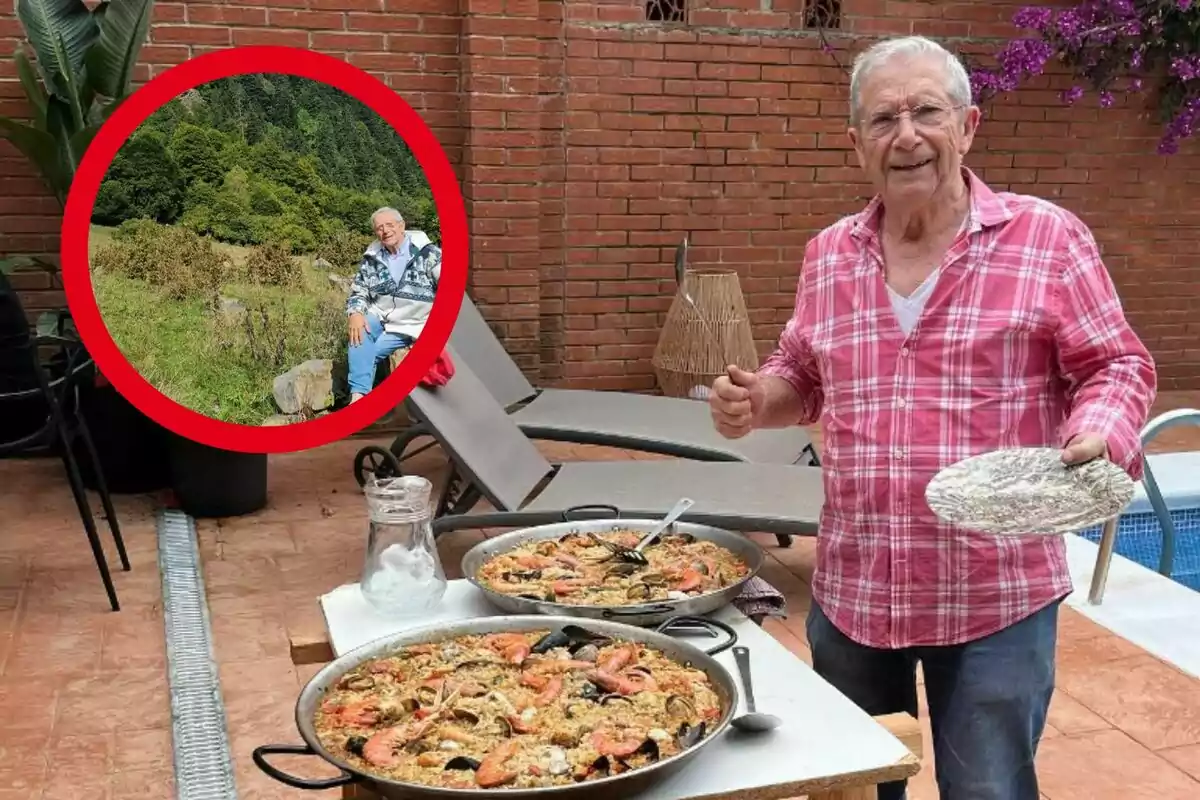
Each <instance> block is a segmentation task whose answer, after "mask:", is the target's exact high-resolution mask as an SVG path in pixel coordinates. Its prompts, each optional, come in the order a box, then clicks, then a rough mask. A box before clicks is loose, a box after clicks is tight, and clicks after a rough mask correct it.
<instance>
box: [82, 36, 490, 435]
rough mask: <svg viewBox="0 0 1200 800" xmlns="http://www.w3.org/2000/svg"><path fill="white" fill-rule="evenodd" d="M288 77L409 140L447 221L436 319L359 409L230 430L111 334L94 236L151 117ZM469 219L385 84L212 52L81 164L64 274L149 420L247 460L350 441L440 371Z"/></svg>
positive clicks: (108, 127) (91, 334) (409, 113)
mask: <svg viewBox="0 0 1200 800" xmlns="http://www.w3.org/2000/svg"><path fill="white" fill-rule="evenodd" d="M258 72H266V73H282V74H286V75H296V76H299V77H303V78H309V79H312V80H314V81H320V82H321V83H326V84H329V85H330V86H334V87H336V88H338V89H340V90H342V91H343V92H345V93H346V94H348V95H350V96H352V97H354V98H356V99H357V100H359V101H360V102H361V103H363V104H364V105H366V106H367V107H368V108H370V109H371V110H372V111H374V112H375V113H377V114H379V116H380V117H382V118H383V119H384V120H386V121H387V122H388V124H390V125H391V126H392V128H394V129H395V130H396V132H397V133H398V134H399V135H400V136H401V137H402V138H403V139H404V140H405V142H406V143H407V144H408V146H409V149H410V150H411V151H412V153H413V155H414V156H415V157H416V159H417V161H418V163H420V165H421V167H422V169H423V170H424V172H425V177H426V179H427V180H428V182H429V186H430V188H431V189H432V192H433V199H434V203H435V204H436V207H437V211H438V216H439V218H440V222H441V230H442V243H443V245H442V246H443V261H442V273H441V280H440V281H439V284H438V290H437V295H436V297H435V299H434V304H433V309H432V310H431V312H430V316H429V320H428V321H427V322H426V324H425V328H424V330H423V332H422V334H421V336H420V337H419V338H418V339H417V342H416V343H415V344H414V345H413V348H412V350H411V351H410V352H409V354H408V355H407V356H406V357H405V359H404V360H403V361H402V362H401V363H400V365H399V366H398V368H397V369H396V370H395V371H393V372H392V374H391V375H389V376H388V378H387V379H386V380H384V381H383V382H382V383H380V385H379V386H378V387H376V389H375V390H374V391H372V392H370V393H369V394H367V395H366V396H365V397H363V398H362V399H361V400H359V401H358V402H357V403H354V404H353V405H350V406H348V407H346V408H343V409H341V410H339V411H336V412H334V413H332V414H327V415H326V416H323V417H319V418H317V419H313V420H309V421H306V422H298V423H293V424H290V425H281V426H267V427H259V426H255V425H240V424H235V423H230V422H222V421H220V420H216V419H213V418H211V417H207V416H204V415H203V414H200V413H198V412H196V411H193V410H191V409H189V408H186V407H185V406H182V405H180V404H179V403H176V402H175V401H174V400H172V399H170V398H169V397H167V396H166V395H164V394H162V393H161V392H159V391H158V389H156V388H155V387H154V386H152V385H151V384H150V383H149V382H148V381H146V379H145V378H143V377H142V376H141V375H140V374H139V373H138V371H137V370H136V369H134V367H133V365H132V364H130V363H129V362H128V361H127V360H126V359H125V356H124V355H123V354H122V353H121V351H120V349H119V348H118V347H117V345H116V343H115V342H114V341H113V339H112V337H111V336H110V335H109V333H108V329H107V327H106V326H105V324H104V320H103V318H102V317H101V315H100V309H99V308H98V306H97V304H96V297H95V293H94V290H93V287H92V281H91V274H90V269H89V265H88V237H89V232H90V229H91V216H92V208H93V206H94V205H95V202H96V193H97V192H98V191H99V189H100V184H101V182H102V181H103V179H104V175H105V174H106V172H107V171H108V167H109V165H110V164H111V163H112V161H113V159H114V158H115V157H116V155H117V152H118V151H119V150H120V149H121V147H122V145H124V144H125V142H126V140H127V139H128V138H129V137H130V136H131V135H132V134H133V133H134V131H135V130H136V129H137V128H138V126H139V125H141V124H142V122H143V121H145V120H146V118H147V117H149V116H150V115H151V114H153V113H154V112H155V111H157V110H158V109H159V108H160V107H162V106H163V105H165V104H166V103H168V102H169V101H170V100H172V99H174V98H175V97H177V96H179V95H180V94H181V93H183V92H185V91H187V90H189V89H192V88H195V87H196V86H199V85H201V84H204V83H208V82H210V81H214V80H217V79H219V78H227V77H230V76H233V75H244V74H249V73H258ZM467 249H468V239H467V216H466V209H465V206H464V203H463V197H462V193H461V191H460V190H459V186H458V179H457V177H456V176H455V175H454V171H453V168H452V167H451V165H450V162H449V160H448V159H447V158H446V154H445V152H444V151H443V150H442V147H441V145H440V144H439V143H438V141H437V139H436V137H435V136H434V135H433V132H432V131H431V130H430V129H429V127H428V126H427V125H426V124H425V122H424V120H422V119H421V117H420V116H418V115H417V113H416V112H415V111H414V110H413V109H412V108H411V107H410V106H409V105H408V104H407V103H406V102H404V100H403V99H402V98H401V97H400V96H399V95H398V94H396V93H395V92H394V91H392V89H390V88H389V87H388V86H387V85H386V84H384V83H383V82H382V81H380V80H378V79H377V78H375V77H373V76H371V75H369V74H367V73H366V72H363V71H362V70H360V69H358V68H357V67H354V66H351V65H350V64H348V63H346V62H345V61H342V60H340V59H337V58H334V57H332V56H328V55H324V54H321V53H316V52H313V51H312V50H304V49H300V48H292V47H274V46H262V47H237V48H232V49H228V50H218V51H214V52H211V53H206V54H204V55H202V56H198V57H196V58H194V59H191V60H188V61H185V62H184V63H182V64H180V65H178V66H176V67H172V68H171V69H169V70H167V71H166V72H164V73H162V74H161V75H159V76H158V77H156V78H154V79H153V80H151V81H149V82H148V83H146V84H145V85H144V86H142V87H141V88H140V89H138V90H137V91H136V92H134V93H133V94H132V95H130V97H129V98H128V99H127V100H125V102H123V103H122V104H121V105H120V106H119V107H118V108H117V109H116V111H114V112H113V114H112V116H111V117H110V118H109V119H108V121H107V122H105V124H104V126H103V127H102V128H100V130H99V131H98V132H97V133H96V137H95V138H94V139H93V140H92V143H91V144H90V145H89V147H88V150H87V152H86V153H85V155H84V157H83V159H82V160H81V162H80V164H79V169H78V171H77V172H76V174H75V180H74V183H73V185H72V187H71V192H70V195H69V196H68V198H67V203H66V210H65V213H64V215H63V224H62V252H61V256H62V275H63V284H64V289H65V291H66V296H67V305H68V307H69V308H70V310H71V314H72V316H73V318H74V322H75V325H76V327H77V329H78V331H79V335H80V337H81V338H82V339H83V342H84V344H85V346H86V347H87V349H88V352H89V353H90V354H91V356H92V357H93V358H94V359H95V361H96V366H97V367H98V369H99V370H100V371H101V372H102V373H103V375H104V376H105V378H107V379H108V380H109V381H110V382H111V383H112V385H113V387H114V388H115V389H116V390H117V391H118V392H120V393H121V394H122V395H123V396H124V397H125V398H126V399H128V400H129V402H130V403H132V404H133V405H134V406H136V407H137V408H138V409H139V410H140V411H141V412H142V413H144V414H146V415H147V416H148V417H150V418H151V419H153V420H154V421H156V422H158V423H159V424H160V425H163V426H164V427H166V428H168V429H170V430H171V431H173V432H174V433H176V434H179V435H180V436H184V437H186V438H189V439H193V440H195V441H197V442H200V443H202V444H207V445H210V446H212V447H217V448H221V449H225V450H233V451H237V452H243V453H286V452H293V451H297V450H304V449H307V448H310V447H320V446H322V445H325V444H329V443H330V442H334V441H337V440H339V439H343V438H345V437H347V436H350V435H352V434H354V433H357V432H359V431H360V430H362V429H363V428H365V427H367V426H368V425H370V424H372V423H374V422H375V421H377V420H378V419H379V418H380V417H382V416H383V415H384V414H386V413H387V412H388V411H390V410H391V409H392V408H394V407H395V406H397V405H398V404H399V403H400V402H402V401H403V400H404V398H406V397H407V396H408V395H409V393H410V392H411V391H412V390H413V389H414V388H415V387H416V386H417V384H418V383H419V382H420V380H421V379H422V378H423V377H424V376H425V374H426V373H427V372H428V371H429V369H430V368H431V367H432V366H433V364H434V363H435V361H436V360H437V358H438V355H439V354H440V352H441V351H442V349H443V348H444V347H445V345H446V342H447V341H449V338H450V333H451V331H452V330H453V329H454V323H455V320H456V319H457V317H458V311H459V308H460V307H461V305H462V300H463V296H464V295H465V293H466V287H467Z"/></svg>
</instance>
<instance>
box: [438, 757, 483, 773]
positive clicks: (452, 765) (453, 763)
mask: <svg viewBox="0 0 1200 800" xmlns="http://www.w3.org/2000/svg"><path fill="white" fill-rule="evenodd" d="M442 769H443V770H447V769H469V770H471V771H472V772H474V771H475V770H477V769H479V762H478V761H476V760H475V759H473V758H471V757H470V756H455V757H454V758H452V759H450V760H449V761H447V762H446V766H444V767H442Z"/></svg>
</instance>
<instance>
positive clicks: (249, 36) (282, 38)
mask: <svg viewBox="0 0 1200 800" xmlns="http://www.w3.org/2000/svg"><path fill="white" fill-rule="evenodd" d="M233 43H234V44H235V45H237V46H239V47H241V46H261V45H273V46H279V47H308V33H307V32H306V31H284V30H278V29H274V28H263V29H254V28H249V29H246V30H235V31H233Z"/></svg>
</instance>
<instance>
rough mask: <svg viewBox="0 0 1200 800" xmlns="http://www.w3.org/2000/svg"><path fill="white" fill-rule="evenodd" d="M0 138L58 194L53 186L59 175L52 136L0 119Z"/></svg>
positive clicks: (4, 118) (56, 151) (19, 123)
mask: <svg viewBox="0 0 1200 800" xmlns="http://www.w3.org/2000/svg"><path fill="white" fill-rule="evenodd" d="M0 136H3V137H4V138H5V139H8V141H10V142H12V143H13V145H14V146H15V147H16V148H17V149H18V150H20V151H21V152H22V153H23V154H24V155H25V157H26V158H28V159H29V160H30V161H31V162H32V163H33V165H34V166H35V167H37V169H38V171H39V172H41V173H42V177H43V178H44V179H45V180H46V182H47V183H48V184H50V186H51V188H53V189H54V190H55V192H56V193H57V192H58V187H57V186H56V185H55V184H56V179H57V177H58V176H59V175H60V168H59V155H58V141H57V140H56V139H55V138H54V136H53V135H52V134H50V133H48V132H47V131H44V130H40V129H38V128H35V127H33V126H32V125H27V124H25V123H24V122H17V121H16V120H13V119H9V118H8V117H0Z"/></svg>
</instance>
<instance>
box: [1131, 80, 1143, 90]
mask: <svg viewBox="0 0 1200 800" xmlns="http://www.w3.org/2000/svg"><path fill="white" fill-rule="evenodd" d="M1141 90H1142V79H1141V78H1134V79H1133V80H1131V81H1130V82H1129V91H1131V92H1140V91H1141Z"/></svg>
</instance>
